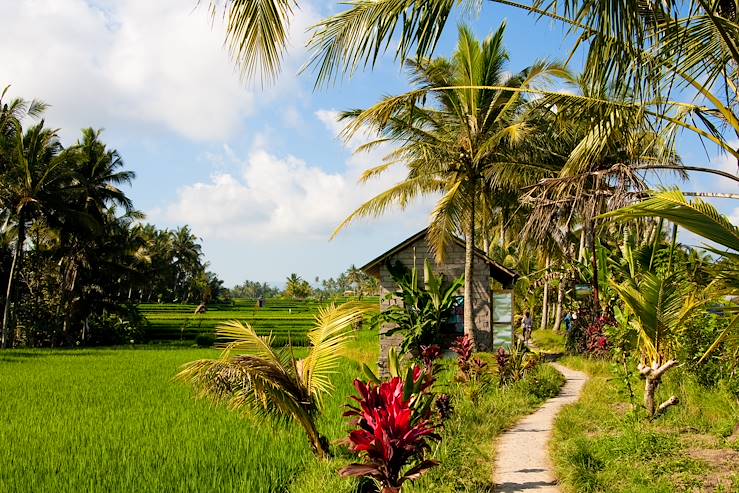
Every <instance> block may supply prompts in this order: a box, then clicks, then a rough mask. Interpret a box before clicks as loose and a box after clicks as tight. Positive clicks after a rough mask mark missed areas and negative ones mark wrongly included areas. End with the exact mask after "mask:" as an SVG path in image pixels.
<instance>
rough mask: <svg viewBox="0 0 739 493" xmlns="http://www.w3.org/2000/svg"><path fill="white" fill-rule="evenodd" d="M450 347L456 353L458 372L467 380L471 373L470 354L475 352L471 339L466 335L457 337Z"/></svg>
mask: <svg viewBox="0 0 739 493" xmlns="http://www.w3.org/2000/svg"><path fill="white" fill-rule="evenodd" d="M451 349H452V351H453V352H455V353H456V354H457V367H458V368H459V371H460V373H461V374H462V375H463V378H465V379H467V380H469V378H470V377H471V373H472V355H473V354H474V352H475V348H474V346H473V344H472V339H470V337H469V336H467V335H464V336H462V337H458V338H457V339H456V340H455V341H454V344H452V348H451Z"/></svg>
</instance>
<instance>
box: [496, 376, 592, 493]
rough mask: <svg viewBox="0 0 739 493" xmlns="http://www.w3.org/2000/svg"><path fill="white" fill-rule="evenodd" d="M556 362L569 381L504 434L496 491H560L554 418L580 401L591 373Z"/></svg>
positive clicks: (499, 456) (499, 450) (501, 442)
mask: <svg viewBox="0 0 739 493" xmlns="http://www.w3.org/2000/svg"><path fill="white" fill-rule="evenodd" d="M552 366H554V367H555V368H556V369H557V370H558V371H559V372H560V373H562V375H564V376H565V378H566V379H567V382H566V383H565V385H564V387H563V388H562V391H561V392H560V393H559V395H558V396H557V397H554V398H552V399H549V400H548V401H547V402H545V403H544V405H543V406H542V407H541V408H540V409H539V410H538V411H536V412H535V413H533V414H530V415H528V416H527V417H525V418H524V419H523V420H521V421H520V422H519V423H518V424H517V425H516V426H515V427H514V428H512V429H510V430H508V431H507V432H505V433H503V435H501V437H500V439H499V440H498V447H497V458H496V461H495V475H494V476H493V477H494V478H495V483H496V484H495V491H496V492H500V493H514V492H526V493H528V492H531V491H537V492H548V493H555V492H559V486H557V481H556V479H555V478H554V472H553V469H552V462H551V460H550V459H549V446H548V443H549V438H550V437H551V435H552V429H553V428H554V418H555V417H556V416H557V414H558V413H559V411H560V410H561V409H562V407H563V406H565V405H567V404H570V403H573V402H575V401H577V399H578V398H579V397H580V392H581V391H582V388H583V386H584V385H585V381H586V380H587V376H586V375H585V374H584V373H582V372H579V371H575V370H571V369H569V368H565V367H564V366H562V365H558V364H556V363H552Z"/></svg>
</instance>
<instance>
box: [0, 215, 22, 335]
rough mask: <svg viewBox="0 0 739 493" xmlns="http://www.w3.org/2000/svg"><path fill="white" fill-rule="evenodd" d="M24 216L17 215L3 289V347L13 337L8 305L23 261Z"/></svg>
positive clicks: (12, 296) (11, 300)
mask: <svg viewBox="0 0 739 493" xmlns="http://www.w3.org/2000/svg"><path fill="white" fill-rule="evenodd" d="M25 229H26V228H25V218H24V214H23V213H22V212H21V213H20V215H19V216H18V237H17V238H16V240H15V251H14V252H13V261H12V263H11V264H10V272H9V273H8V286H7V289H6V291H5V307H4V308H3V326H2V332H3V336H2V342H1V343H0V344H1V345H2V348H3V349H5V348H6V347H8V346H9V345H12V344H13V339H14V337H13V336H14V334H13V332H14V326H15V324H13V323H12V321H11V317H12V315H11V313H10V305H12V304H13V301H14V298H15V297H14V294H15V283H14V282H13V281H14V280H15V276H16V273H17V272H18V270H19V269H20V267H21V262H22V261H23V241H24V239H25V238H24V237H25Z"/></svg>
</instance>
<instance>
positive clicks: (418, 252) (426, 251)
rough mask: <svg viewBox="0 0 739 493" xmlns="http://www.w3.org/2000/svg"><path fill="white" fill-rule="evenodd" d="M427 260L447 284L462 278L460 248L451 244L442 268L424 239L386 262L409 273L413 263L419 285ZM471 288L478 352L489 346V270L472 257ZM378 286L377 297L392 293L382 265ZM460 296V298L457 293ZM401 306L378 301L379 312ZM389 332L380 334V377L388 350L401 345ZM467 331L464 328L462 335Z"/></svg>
mask: <svg viewBox="0 0 739 493" xmlns="http://www.w3.org/2000/svg"><path fill="white" fill-rule="evenodd" d="M426 258H428V259H429V260H431V261H432V263H433V265H434V272H435V273H437V274H438V273H441V274H444V276H445V277H446V279H447V280H451V279H456V278H458V277H459V276H461V275H462V274H464V248H463V247H462V246H460V245H458V244H457V243H454V242H452V243H451V244H450V245H449V247H448V250H447V252H446V258H445V261H444V263H443V264H442V265H439V264H436V262H435V261H434V254H433V251H432V250H431V248H430V246H429V244H428V242H427V241H426V237H425V236H423V237H421V238H419V239H418V240H416V241H415V242H413V243H411V244H410V245H408V246H407V247H406V248H405V249H403V250H401V251H399V252H397V253H396V254H395V255H392V256H390V257H389V258H388V259H387V261H390V262H395V261H396V260H399V261H400V262H402V263H403V265H405V266H406V267H408V268H409V269H411V268H412V267H413V262H414V259H415V264H416V269H418V275H419V282H423V265H424V260H425V259H426ZM473 267H474V270H473V284H472V298H473V306H474V307H475V313H474V316H475V322H476V324H475V325H476V328H477V332H476V334H475V336H476V337H475V340H476V341H477V342H478V350H481V351H485V350H488V349H490V347H491V346H492V317H491V312H490V308H491V307H490V268H489V266H488V265H487V264H486V263H485V262H484V261H483V260H482V259H480V258H479V257H477V256H476V258H475V260H474V264H473ZM380 285H381V294H382V296H383V298H384V296H385V295H387V294H388V293H390V292H394V291H395V290H396V285H395V282H394V281H393V278H392V276H391V275H390V272H388V270H387V267H385V263H384V262H383V264H382V265H381V266H380ZM459 294H460V295H462V294H463V292H462V290H460V293H459ZM400 303H402V301H401V300H399V299H396V298H393V299H391V300H385V299H382V301H381V309H382V310H386V309H387V308H388V307H390V306H391V305H394V304H400ZM391 328H393V325H392V324H385V325H384V326H383V327H382V329H381V330H380V361H379V367H380V371H381V372H382V373H383V374H386V373H387V356H388V352H389V351H390V348H391V347H398V346H400V344H401V343H402V341H403V336H402V335H400V334H399V333H395V334H393V335H392V336H387V335H385V333H386V332H387V331H388V330H390V329H391ZM468 330H469V328H468V327H465V332H467V331H468Z"/></svg>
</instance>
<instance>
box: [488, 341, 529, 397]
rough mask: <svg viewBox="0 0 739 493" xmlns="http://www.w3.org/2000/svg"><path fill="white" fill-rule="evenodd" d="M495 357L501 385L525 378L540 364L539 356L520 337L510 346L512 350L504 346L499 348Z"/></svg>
mask: <svg viewBox="0 0 739 493" xmlns="http://www.w3.org/2000/svg"><path fill="white" fill-rule="evenodd" d="M495 359H496V361H497V363H498V382H499V383H500V385H501V386H503V385H509V384H511V383H515V382H518V381H520V380H523V378H524V377H525V376H526V374H527V373H528V372H530V371H532V370H533V369H534V368H536V367H537V365H538V364H539V357H538V356H537V355H535V354H533V353H532V352H531V351H529V349H528V347H526V344H524V342H523V341H522V340H520V339H517V340H516V341H515V342H514V343H513V344H512V345H511V346H510V352H508V351H506V350H505V349H504V348H503V347H500V348H498V352H497V353H496V355H495Z"/></svg>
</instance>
